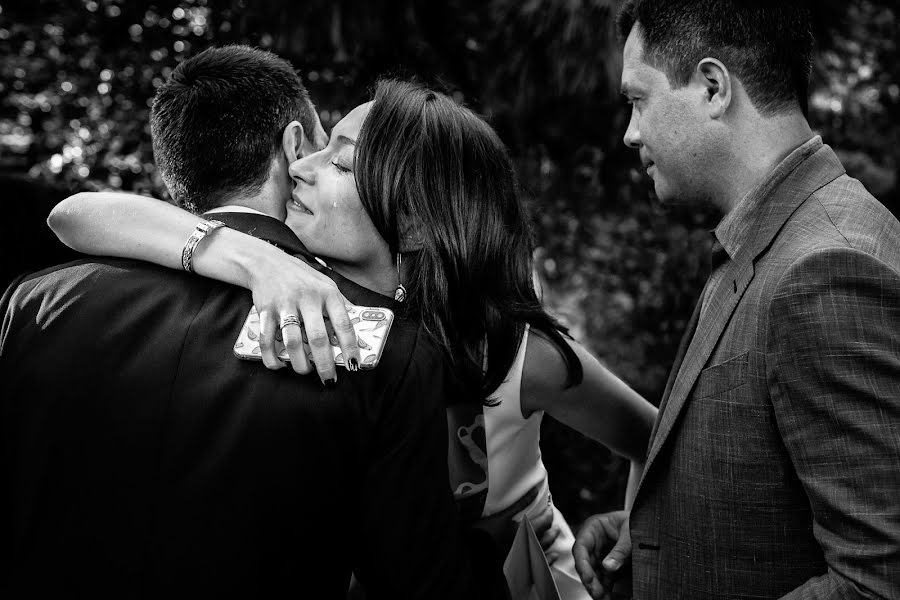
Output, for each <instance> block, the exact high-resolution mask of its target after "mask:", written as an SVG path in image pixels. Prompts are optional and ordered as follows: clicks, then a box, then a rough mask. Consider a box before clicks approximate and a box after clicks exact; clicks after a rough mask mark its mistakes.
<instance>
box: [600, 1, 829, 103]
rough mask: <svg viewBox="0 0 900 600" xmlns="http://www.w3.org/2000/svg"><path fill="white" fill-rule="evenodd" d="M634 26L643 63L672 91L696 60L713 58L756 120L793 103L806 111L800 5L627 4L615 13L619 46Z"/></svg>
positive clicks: (804, 28)
mask: <svg viewBox="0 0 900 600" xmlns="http://www.w3.org/2000/svg"><path fill="white" fill-rule="evenodd" d="M636 23H637V24H639V25H640V31H641V34H642V37H643V42H644V61H645V62H647V64H650V65H652V66H654V67H655V68H657V69H659V70H660V71H662V72H664V73H665V74H666V75H667V76H668V77H669V81H670V82H671V83H672V85H673V86H675V87H680V86H684V85H686V84H687V83H688V81H689V80H690V78H691V76H692V75H693V73H694V70H695V68H696V66H697V63H698V62H700V60H701V59H703V58H704V57H707V56H709V57H713V58H717V59H719V60H721V61H722V62H723V63H724V64H725V66H726V67H727V68H728V69H729V71H730V72H731V73H732V74H733V75H734V76H735V77H737V78H738V79H739V80H740V81H741V83H742V84H743V86H744V88H745V89H746V90H747V95H748V96H749V97H750V101H751V102H752V103H753V105H754V106H755V107H756V109H757V110H758V111H759V112H760V113H761V114H763V115H772V114H776V113H779V112H781V111H783V110H785V109H787V108H790V107H792V106H796V103H799V105H800V107H801V109H802V110H803V112H804V114H805V113H806V111H807V93H808V89H809V75H810V72H811V70H812V52H813V34H812V25H811V23H810V15H809V10H808V8H807V3H806V2H804V1H802V0H627V1H626V2H625V4H624V5H623V6H622V8H621V10H620V11H619V16H618V23H617V25H618V30H619V35H620V36H621V38H622V39H623V40H624V39H625V38H627V37H628V34H629V33H630V32H631V30H632V28H633V27H634V25H635V24H636Z"/></svg>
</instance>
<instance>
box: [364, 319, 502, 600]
mask: <svg viewBox="0 0 900 600" xmlns="http://www.w3.org/2000/svg"><path fill="white" fill-rule="evenodd" d="M421 341H422V340H421V332H420V335H419V342H420V343H421ZM417 345H418V344H417ZM411 357H412V358H411V360H410V362H409V366H408V368H407V369H406V372H405V374H404V376H403V378H402V380H401V381H400V383H399V385H398V386H397V387H396V389H393V390H392V389H390V388H388V390H387V391H386V393H385V395H384V398H383V400H384V401H385V402H387V403H389V404H390V409H389V410H388V411H387V412H386V416H385V418H384V420H383V421H382V422H381V423H379V427H378V434H377V435H378V437H377V439H376V440H375V442H374V444H373V446H372V462H371V466H370V468H369V470H368V473H367V475H366V478H365V488H364V494H365V495H364V497H363V499H362V503H361V504H362V507H363V508H362V510H363V512H364V514H363V515H362V517H363V518H362V523H363V526H362V527H363V529H362V531H360V535H359V537H358V539H356V540H348V541H347V542H348V544H353V545H355V546H356V548H355V549H356V551H357V557H356V560H355V561H354V572H355V573H356V575H357V577H358V579H359V581H360V582H361V584H362V586H363V588H365V590H366V594H367V597H369V598H372V599H376V598H392V599H394V598H429V599H431V598H437V599H440V598H447V599H450V598H454V599H456V598H459V599H470V598H472V599H477V598H492V599H493V598H506V597H508V594H509V592H508V590H507V587H506V580H505V578H504V577H503V574H502V569H501V561H500V558H499V556H498V553H497V552H496V550H495V549H494V546H493V542H492V540H491V539H490V538H489V537H488V536H487V535H486V534H484V533H483V532H481V531H468V530H464V529H463V527H462V525H461V522H460V517H459V512H458V510H457V508H456V503H455V500H454V499H453V493H452V491H451V489H450V475H449V467H448V464H447V420H446V408H445V406H446V404H445V401H444V400H445V397H446V396H445V394H448V393H452V390H453V389H454V381H453V380H452V379H451V375H450V374H449V373H448V372H447V368H446V367H445V366H444V362H443V361H442V360H441V358H440V356H439V354H438V353H437V352H423V351H421V348H413V349H412V350H411ZM379 368H381V367H379Z"/></svg>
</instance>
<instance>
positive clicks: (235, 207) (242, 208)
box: [205, 204, 269, 217]
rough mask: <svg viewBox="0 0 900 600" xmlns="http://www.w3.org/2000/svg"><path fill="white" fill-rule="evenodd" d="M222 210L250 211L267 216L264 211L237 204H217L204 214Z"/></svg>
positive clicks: (233, 211)
mask: <svg viewBox="0 0 900 600" xmlns="http://www.w3.org/2000/svg"><path fill="white" fill-rule="evenodd" d="M222 212H230V213H250V214H253V215H262V216H264V217H268V216H269V215H267V214H266V213H264V212H262V211H260V210H256V209H255V208H250V207H249V206H238V205H237V204H226V205H225V206H217V207H216V208H213V209H210V210H208V211H206V213H205V214H210V213H222Z"/></svg>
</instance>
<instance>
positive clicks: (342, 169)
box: [331, 162, 350, 173]
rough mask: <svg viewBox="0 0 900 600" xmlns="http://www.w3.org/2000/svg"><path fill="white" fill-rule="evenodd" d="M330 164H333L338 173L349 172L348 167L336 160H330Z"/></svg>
mask: <svg viewBox="0 0 900 600" xmlns="http://www.w3.org/2000/svg"><path fill="white" fill-rule="evenodd" d="M331 164H333V165H334V168H335V169H337V170H338V173H349V172H350V169H349V168H347V167H345V166H344V165H342V164H340V163H338V162H332V163H331Z"/></svg>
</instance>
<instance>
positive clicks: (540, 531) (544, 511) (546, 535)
mask: <svg viewBox="0 0 900 600" xmlns="http://www.w3.org/2000/svg"><path fill="white" fill-rule="evenodd" d="M528 519H529V520H530V521H531V526H532V528H534V533H535V535H537V538H538V540H540V542H541V548H542V549H543V550H544V554H547V552H549V550H550V548H552V547H553V544H554V543H555V542H556V538H558V537H559V535H560V530H559V527H557V526H556V525H554V524H553V505H552V504H550V503H548V504H546V505H544V506H543V507H542V508H541V509H540V510H539V511H538V512H536V513H534V514H531V515H528ZM556 558H557V557H556V556H554V555H552V554H547V562H548V563H550V564H553V562H554V561H555V560H556Z"/></svg>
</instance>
